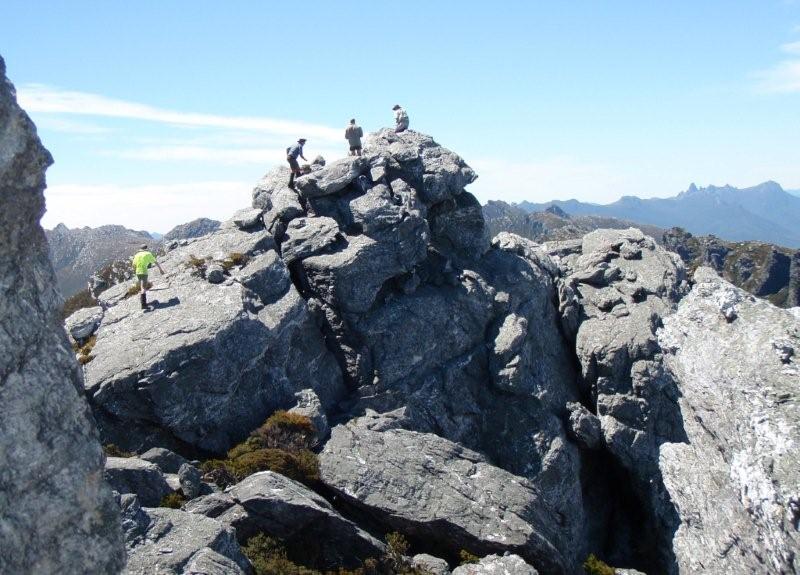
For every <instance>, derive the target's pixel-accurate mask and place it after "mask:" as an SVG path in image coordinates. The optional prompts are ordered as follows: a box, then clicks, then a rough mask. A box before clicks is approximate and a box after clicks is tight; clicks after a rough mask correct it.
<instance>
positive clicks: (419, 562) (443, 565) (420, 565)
mask: <svg viewBox="0 0 800 575" xmlns="http://www.w3.org/2000/svg"><path fill="white" fill-rule="evenodd" d="M411 565H412V566H414V567H416V568H417V569H422V570H423V571H424V572H425V573H430V574H431V575H450V566H449V565H448V564H447V561H445V560H444V559H439V558H438V557H434V556H433V555H428V554H427V553H418V554H417V555H414V557H412V558H411Z"/></svg>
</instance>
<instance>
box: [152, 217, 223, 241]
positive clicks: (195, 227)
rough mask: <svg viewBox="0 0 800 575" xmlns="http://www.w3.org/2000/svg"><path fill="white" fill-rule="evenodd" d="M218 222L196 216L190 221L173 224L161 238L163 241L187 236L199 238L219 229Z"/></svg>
mask: <svg viewBox="0 0 800 575" xmlns="http://www.w3.org/2000/svg"><path fill="white" fill-rule="evenodd" d="M219 225H220V223H219V222H218V221H217V220H212V219H209V218H197V219H196V220H192V221H191V222H186V223H185V224H180V225H178V226H175V227H174V228H172V229H171V230H170V231H168V232H167V233H166V234H164V237H163V238H161V239H162V241H163V242H170V241H173V240H185V239H189V238H199V237H202V236H205V235H208V234H210V233H211V232H215V231H217V230H218V229H219Z"/></svg>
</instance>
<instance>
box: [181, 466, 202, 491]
mask: <svg viewBox="0 0 800 575" xmlns="http://www.w3.org/2000/svg"><path fill="white" fill-rule="evenodd" d="M201 478H202V475H201V473H200V470H199V469H197V468H196V467H195V466H194V465H192V464H190V463H184V464H183V465H181V468H180V469H179V470H178V480H179V481H180V484H181V491H183V494H184V495H185V496H186V498H187V499H194V498H195V497H197V496H198V495H200V493H201V492H202V491H203V483H202V481H201Z"/></svg>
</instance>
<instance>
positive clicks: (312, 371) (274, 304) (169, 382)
mask: <svg viewBox="0 0 800 575" xmlns="http://www.w3.org/2000/svg"><path fill="white" fill-rule="evenodd" d="M273 246H274V243H273V240H272V237H271V236H270V235H269V234H268V233H267V232H265V231H256V232H251V233H250V232H244V231H240V230H237V229H223V230H220V231H218V232H215V233H214V234H211V235H208V236H205V237H203V238H201V239H198V240H196V241H194V242H193V243H191V244H189V245H188V246H185V247H180V248H177V249H175V250H173V251H171V252H169V253H168V254H167V255H166V256H165V257H164V258H162V260H161V266H162V267H163V268H164V270H165V271H166V274H167V275H166V277H164V278H162V277H160V276H156V277H154V278H153V282H154V284H155V287H154V288H153V289H152V290H151V291H150V292H149V295H150V297H151V298H153V299H157V300H158V303H156V304H154V305H153V307H154V309H152V310H151V311H148V312H143V311H142V310H140V309H139V308H138V300H136V299H135V298H130V299H125V297H124V296H125V293H126V290H127V286H126V285H119V286H115V287H114V288H112V289H110V290H109V291H107V292H105V293H104V294H102V297H101V300H102V301H103V302H104V303H105V305H107V306H108V308H107V310H106V314H105V318H104V321H103V323H102V324H101V326H100V328H99V329H98V331H97V343H96V345H95V347H94V349H93V354H94V355H95V359H94V360H93V361H92V362H91V363H88V364H87V365H86V389H87V392H88V394H89V397H90V399H91V403H92V405H93V407H94V409H95V413H96V414H97V417H98V420H99V423H100V426H101V431H102V433H103V434H104V436H105V440H107V441H108V442H111V443H115V444H116V445H119V446H121V447H123V448H125V449H132V450H137V451H139V450H142V449H144V448H148V447H152V446H167V447H172V446H175V447H179V446H180V445H181V442H182V443H185V444H190V445H193V446H196V447H199V448H201V449H205V450H208V451H213V452H224V451H226V450H227V449H228V448H230V447H231V446H232V445H234V444H235V443H237V442H238V441H240V440H241V439H243V438H244V437H246V436H247V434H248V433H249V432H250V431H252V430H253V429H254V428H255V427H257V426H258V425H260V424H261V423H263V422H264V420H265V419H266V418H267V417H268V416H269V415H270V414H271V413H272V412H273V411H275V410H276V409H279V408H284V409H286V408H289V407H291V406H292V405H294V403H295V398H294V394H295V393H296V392H297V391H300V390H303V389H309V388H311V389H314V390H315V391H316V393H317V395H318V396H319V398H320V401H321V402H322V404H323V405H324V406H326V407H328V406H331V405H332V404H333V403H335V402H336V401H337V400H338V399H339V398H340V397H341V394H342V393H343V390H344V388H343V386H342V379H341V372H340V371H339V368H338V366H337V365H336V362H335V360H334V358H333V356H332V355H331V354H330V352H329V351H328V350H327V349H326V348H325V344H324V342H323V340H322V337H321V335H320V333H319V331H318V330H317V327H316V325H315V323H314V320H313V319H312V317H311V315H310V314H309V313H308V309H307V306H306V303H305V301H304V300H303V299H302V298H301V297H300V296H299V295H298V293H297V291H296V290H295V288H294V287H292V285H291V283H290V282H289V274H288V271H287V270H286V266H285V264H284V263H283V261H282V260H281V259H280V258H279V257H278V256H277V254H276V253H275V251H274V250H273V249H272V248H273ZM232 254H239V255H240V256H241V257H240V258H239V264H238V266H237V265H234V266H233V267H232V268H229V269H228V271H227V272H226V273H228V274H229V276H227V275H226V276H225V279H224V281H223V282H222V283H219V284H216V285H214V284H210V283H208V282H206V281H204V280H203V278H202V269H203V267H204V266H206V265H208V263H207V261H208V260H207V259H206V258H207V257H210V258H212V261H215V262H223V261H225V260H226V259H229V258H231V255H232ZM241 266H244V267H241Z"/></svg>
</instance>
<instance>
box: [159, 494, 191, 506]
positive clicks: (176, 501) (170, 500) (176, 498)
mask: <svg viewBox="0 0 800 575" xmlns="http://www.w3.org/2000/svg"><path fill="white" fill-rule="evenodd" d="M184 503H186V497H184V496H183V493H181V492H180V491H175V492H173V493H170V494H168V495H165V496H164V497H163V498H162V499H161V503H159V504H158V506H159V507H169V508H170V509H180V508H181V507H183V504H184Z"/></svg>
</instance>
